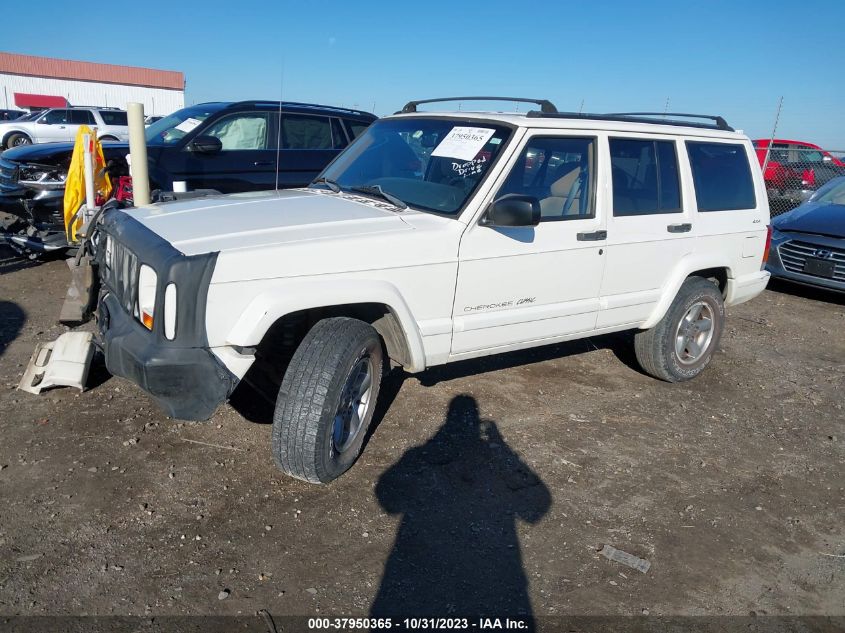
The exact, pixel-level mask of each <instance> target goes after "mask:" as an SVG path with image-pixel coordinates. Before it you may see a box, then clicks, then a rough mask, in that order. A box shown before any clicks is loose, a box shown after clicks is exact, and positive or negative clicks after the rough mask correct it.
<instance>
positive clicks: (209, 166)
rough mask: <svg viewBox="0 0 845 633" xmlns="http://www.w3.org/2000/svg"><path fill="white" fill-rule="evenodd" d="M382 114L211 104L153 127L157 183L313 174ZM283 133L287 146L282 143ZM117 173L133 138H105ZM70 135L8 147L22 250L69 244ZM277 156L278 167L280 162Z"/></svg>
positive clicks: (14, 233)
mask: <svg viewBox="0 0 845 633" xmlns="http://www.w3.org/2000/svg"><path fill="white" fill-rule="evenodd" d="M375 120H376V117H375V116H374V115H372V114H370V113H368V112H362V111H359V110H349V109H345V108H336V107H332V106H322V105H312V104H305V103H290V102H284V103H282V104H279V102H278V101H276V102H273V101H241V102H237V103H203V104H198V105H195V106H191V107H188V108H184V109H182V110H179V111H177V112H174V113H173V114H171V115H169V116H166V117H164V118H162V119H160V120H158V121H156V122H155V123H152V124H151V125H149V126H148V127H147V128H146V129H145V136H146V141H147V156H148V160H149V177H150V187H151V189H161V190H166V191H170V190H172V189H173V183H174V182H183V183H185V187H186V188H187V189H188V190H190V191H193V190H199V189H204V190H211V191H212V192H217V193H237V192H243V191H258V190H266V189H276V188H279V189H284V188H290V187H301V186H305V185H307V184H308V183H309V182H311V181H312V180H313V179H314V177H316V176H317V174H319V173H320V171H321V170H322V169H323V168H324V167H325V166H326V165H328V164H329V163H330V162H331V161H332V160H333V159H334V157H335V156H337V154H338V153H340V151H341V150H342V149H343V148H344V147H346V146H347V145H348V144H349V143H350V141H352V140H353V139H354V138H355V137H356V136H358V134H360V133H361V132H362V131H363V130H365V129H366V128H367V127H368V126H369V125H370V123H372V122H373V121H375ZM279 141H281V147H280V148H278V149H277V146H278V145H279ZM103 153H104V156H105V159H106V165H107V172H108V174H109V176H110V177H111V178H112V179H115V178H118V177H120V176H127V175H129V167H128V162H127V154H128V153H129V145H128V144H126V143H116V142H110V143H104V144H103ZM72 154H73V144H72V143H44V144H38V145H26V146H23V147H16V148H13V149H10V150H7V151H5V152H3V153H2V154H0V211H3V212H6V213H9V214H11V215H12V216H13V218H12V219H11V220H6V221H4V222H3V223H2V224H0V231H2V232H1V233H0V236H2V237H3V239H5V241H6V242H7V243H9V244H10V246H12V248H14V249H16V250H17V251H18V252H19V253H22V254H33V253H43V252H48V251H55V250H59V249H64V248H67V246H68V243H67V238H66V236H65V227H64V219H63V218H64V215H63V210H62V201H63V197H64V188H65V179H66V177H67V170H68V167H69V165H70V160H71V156H72ZM277 163H278V168H277Z"/></svg>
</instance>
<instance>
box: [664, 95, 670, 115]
mask: <svg viewBox="0 0 845 633" xmlns="http://www.w3.org/2000/svg"><path fill="white" fill-rule="evenodd" d="M667 112H669V97H666V105H664V106H663V116H664V117H665V116H666V113H667Z"/></svg>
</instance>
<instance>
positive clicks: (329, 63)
mask: <svg viewBox="0 0 845 633" xmlns="http://www.w3.org/2000/svg"><path fill="white" fill-rule="evenodd" d="M120 4H121V3H118V5H116V6H115V8H113V9H110V10H109V11H108V14H109V15H108V16H105V15H101V16H100V17H94V15H95V14H96V13H97V12H98V10H96V9H93V6H94V5H91V7H89V8H91V11H88V10H83V11H73V10H71V9H70V8H69V5H67V3H66V2H58V1H55V0H45V1H43V2H41V3H39V5H38V7H39V8H38V14H39V15H40V16H42V18H39V19H38V20H37V22H36V24H37V27H35V28H7V29H4V32H3V38H2V41H0V49H2V50H5V51H9V52H16V53H27V54H32V55H46V56H51V57H63V58H69V59H80V60H86V61H96V62H107V63H114V64H128V65H136V66H148V67H153V68H164V69H173V70H181V71H183V72H184V73H185V75H186V79H187V87H186V102H187V103H194V102H201V101H216V100H233V99H249V98H259V99H278V97H279V94H280V91H281V94H282V95H283V97H284V98H285V99H288V100H296V101H313V102H321V103H329V104H335V105H345V106H356V107H359V108H361V109H365V110H372V109H373V106H374V105H375V112H376V114H379V115H383V114H388V113H391V112H393V111H395V110H397V109H399V108H400V107H401V106H402V105H403V103H404V102H405V101H407V100H410V99H415V98H426V97H437V96H447V95H466V94H504V95H509V96H511V95H512V96H530V97H544V98H548V99H551V100H552V101H553V102H554V103H555V104H556V105H557V106H558V108H559V109H561V110H575V111H577V110H578V109H579V108H580V107H581V103H582V100H583V102H584V110H585V111H590V112H612V111H622V110H627V111H631V110H657V111H663V109H664V107H665V105H666V99H667V98H668V99H669V110H670V111H678V112H702V113H716V114H721V115H723V116H725V118H727V120H728V122H729V123H731V124H732V125H734V126H735V127H737V128H741V129H744V130H745V131H746V132H747V133H748V134H749V135H751V136H752V137H757V136H764V137H765V136H769V135H770V134H771V129H772V125H773V123H774V118H775V113H776V110H777V105H778V100H779V98H780V97H781V96H783V97H784V104H783V112H782V115H781V119H780V124H779V126H778V136H780V137H786V138H795V139H800V140H807V141H812V142H816V143H819V144H821V145H825V146H827V147H830V148H832V149H841V150H845V118H844V117H843V107H845V70H843V66H842V63H841V59H842V57H843V55H844V54H845V40H844V39H843V37H842V32H841V28H842V25H843V24H845V2H843V0H804V1H802V2H795V1H794V0H790V1H788V2H786V1H782V0H768V1H766V2H763V1H762V0H761V1H756V2H751V1H743V0H734V1H733V2H727V1H722V0H715V1H708V2H704V1H700V0H699V1H698V2H694V1H686V2H684V1H681V2H679V1H678V0H674V1H672V2H663V1H659V2H657V1H655V2H651V1H648V0H642V1H640V2H637V1H636V0H627V1H619V2H617V1H608V2H597V1H595V0H593V1H591V2H583V1H582V2H564V1H560V0H559V1H557V2H555V1H554V0H547V1H546V2H518V1H515V0H507V1H500V0H488V1H487V2H474V1H469V0H465V1H464V2H460V1H457V0H452V1H449V2H441V1H439V0H437V1H434V0H432V1H429V2H413V3H411V2H408V3H405V2H392V3H387V2H367V1H366V0H360V1H359V2H355V3H351V2H334V1H331V0H329V1H324V2H320V3H316V2H288V1H283V2H255V1H252V0H242V1H240V2H231V1H229V2H216V1H215V0H212V1H208V2H203V3H192V2H189V1H186V2H172V1H171V2H167V3H165V2H161V1H160V0H144V1H143V2H141V3H140V4H139V9H140V11H139V12H138V14H137V15H136V16H135V19H136V20H137V22H136V23H134V24H133V23H131V22H130V20H129V19H126V18H122V17H120V15H119V14H120V12H119V10H118V7H119V6H120ZM27 6H28V5H27V4H26V3H20V2H16V3H12V6H11V7H4V9H3V10H2V14H3V17H4V19H3V23H4V24H6V25H11V24H29V25H33V23H32V21H31V14H30V11H31V10H30V9H28V8H27ZM44 16H51V17H49V18H44ZM86 28H93V31H92V33H91V35H90V36H85V35H83V33H84V30H85V29H86Z"/></svg>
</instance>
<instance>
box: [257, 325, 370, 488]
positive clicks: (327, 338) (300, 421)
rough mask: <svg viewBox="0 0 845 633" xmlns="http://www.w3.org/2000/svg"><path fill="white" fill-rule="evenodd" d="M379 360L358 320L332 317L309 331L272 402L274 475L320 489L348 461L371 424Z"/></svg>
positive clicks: (346, 466)
mask: <svg viewBox="0 0 845 633" xmlns="http://www.w3.org/2000/svg"><path fill="white" fill-rule="evenodd" d="M383 358H384V354H383V351H382V343H381V338H380V337H379V335H378V333H377V332H376V331H375V330H374V329H373V328H372V327H371V326H369V325H368V324H366V323H364V322H363V321H359V320H357V319H350V318H346V317H336V318H331V319H324V320H322V321H319V322H317V324H316V325H314V327H313V328H311V330H310V331H309V332H308V334H307V335H306V336H305V338H304V339H303V340H302V343H300V345H299V347H298V348H297V350H296V352H294V355H293V358H291V361H290V364H289V365H288V368H287V371H286V372H285V376H284V378H283V380H282V386H281V388H280V389H279V397H278V398H277V400H276V410H275V413H274V415H273V433H272V450H273V458H274V460H275V462H276V465H277V466H278V467H279V468H280V469H281V470H283V471H284V472H285V473H287V474H288V475H291V476H293V477H296V478H297V479H302V480H304V481H308V482H311V483H323V484H325V483H328V482H330V481H332V480H334V479H337V478H338V477H339V476H340V475H342V474H343V473H344V472H346V471H347V470H348V469H349V468H350V467H351V466H352V464H354V463H355V460H356V459H357V458H358V455H359V454H360V453H361V447H362V446H363V443H364V438H365V436H366V434H367V429H368V427H369V425H370V421H371V420H372V418H373V411H374V409H375V406H376V400H377V398H378V392H379V386H380V383H381V377H382V366H383ZM361 372H366V373H367V374H368V376H369V387H366V386H365V384H364V383H366V382H367V377H366V376H364V377H363V378H361V376H360V374H361ZM365 387H366V389H367V390H368V391H366V393H365ZM362 407H363V408H362ZM356 414H357V415H356ZM356 419H357V420H358V422H357V423H356V422H355V420H356ZM353 427H354V429H353Z"/></svg>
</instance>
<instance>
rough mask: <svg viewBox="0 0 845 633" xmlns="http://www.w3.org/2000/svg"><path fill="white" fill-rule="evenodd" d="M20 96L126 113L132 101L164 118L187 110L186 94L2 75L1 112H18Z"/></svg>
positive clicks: (115, 85)
mask: <svg viewBox="0 0 845 633" xmlns="http://www.w3.org/2000/svg"><path fill="white" fill-rule="evenodd" d="M16 92H25V93H30V94H40V95H53V96H57V97H65V98H66V99H67V100H68V101H69V102H70V104H71V105H90V106H108V107H112V108H121V109H124V110H125V109H126V103H127V102H128V101H137V102H139V103H143V104H144V113H145V114H147V115H159V116H163V115H166V114H170V113H171V112H173V111H174V110H178V109H179V108H184V107H185V93H184V91H181V90H167V89H164V88H145V87H142V86H124V85H118V84H104V83H95V82H91V81H73V80H67V79H47V78H41V77H26V76H22V75H8V74H4V73H0V108H12V109H15V108H16V106H15V93H16Z"/></svg>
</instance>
